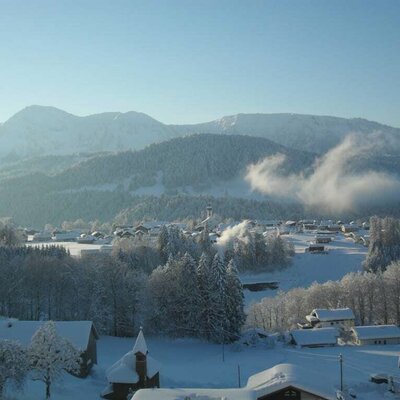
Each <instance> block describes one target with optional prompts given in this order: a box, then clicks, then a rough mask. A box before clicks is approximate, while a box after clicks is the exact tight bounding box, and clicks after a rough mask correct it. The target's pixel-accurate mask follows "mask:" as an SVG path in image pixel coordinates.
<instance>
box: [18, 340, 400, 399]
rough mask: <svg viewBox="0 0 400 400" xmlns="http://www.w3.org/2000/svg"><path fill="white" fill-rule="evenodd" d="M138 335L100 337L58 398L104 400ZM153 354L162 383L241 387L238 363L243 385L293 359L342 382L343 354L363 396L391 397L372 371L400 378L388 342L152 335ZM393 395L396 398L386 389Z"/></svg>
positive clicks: (29, 392) (37, 393) (57, 390)
mask: <svg viewBox="0 0 400 400" xmlns="http://www.w3.org/2000/svg"><path fill="white" fill-rule="evenodd" d="M133 344H134V339H133V338H130V339H123V338H113V337H107V336H106V337H101V339H100V340H99V342H98V355H99V357H98V358H99V360H98V361H99V365H98V366H97V367H95V368H94V370H93V371H92V374H91V375H90V376H89V377H88V378H86V379H79V378H74V377H72V376H66V377H65V378H64V381H63V382H62V383H60V384H57V385H56V386H54V388H53V396H52V398H53V399H54V400H64V399H76V400H81V399H87V400H92V399H93V400H94V399H99V394H100V392H101V391H102V390H103V388H104V387H105V386H106V383H107V382H106V378H105V370H106V369H107V368H108V367H109V366H111V365H112V364H113V363H114V362H115V361H117V360H118V359H119V358H120V357H121V356H122V355H123V354H125V353H126V352H128V351H129V350H131V349H132V347H133ZM147 344H148V348H149V350H150V353H151V355H152V356H153V357H154V358H156V359H157V360H158V361H159V362H160V363H161V365H162V369H161V373H160V376H161V386H162V387H237V386H238V372H237V371H238V365H240V370H241V383H242V386H244V385H245V384H246V382H247V379H248V377H249V376H250V375H252V374H254V373H257V372H260V371H262V370H264V369H267V368H271V367H273V366H274V365H276V364H279V363H293V364H295V365H300V366H302V368H304V373H306V374H312V372H313V371H318V372H319V373H320V374H321V373H322V374H323V375H324V376H325V377H326V385H327V387H329V388H332V391H334V390H335V388H338V387H339V382H340V381H339V376H340V375H339V363H338V356H339V354H340V353H341V354H343V359H344V364H343V368H344V383H345V386H346V387H351V388H353V389H354V390H355V391H356V392H357V398H358V399H359V400H376V399H382V398H384V397H386V394H385V392H386V390H385V389H386V386H387V385H386V384H382V385H377V384H374V383H371V382H369V381H368V378H369V375H370V374H371V373H377V372H379V373H386V374H391V375H393V376H394V377H395V380H397V379H396V377H399V379H400V370H399V369H398V368H397V359H398V356H399V351H400V346H399V345H397V346H396V345H390V346H389V345H387V346H383V345H381V346H337V347H331V348H319V349H298V348H295V347H293V346H287V345H283V344H281V343H278V344H277V345H276V347H275V348H266V347H262V345H259V347H256V348H251V347H250V348H249V347H242V348H240V349H238V348H236V347H235V346H234V345H229V346H225V348H224V350H225V362H223V361H222V350H223V349H222V346H221V345H215V344H209V343H205V342H201V341H198V340H190V339H180V340H172V339H159V338H147ZM43 395H44V386H43V384H41V383H38V382H28V384H27V385H26V387H25V391H24V393H17V392H15V393H13V394H12V398H15V399H18V400H19V399H21V400H22V399H24V400H34V399H35V400H36V399H38V398H42V397H44V396H43ZM387 396H388V398H395V397H394V396H393V395H391V394H389V393H387Z"/></svg>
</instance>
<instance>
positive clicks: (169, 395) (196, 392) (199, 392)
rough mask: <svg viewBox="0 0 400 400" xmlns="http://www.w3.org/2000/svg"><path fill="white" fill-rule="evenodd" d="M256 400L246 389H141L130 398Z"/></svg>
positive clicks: (147, 399) (143, 399) (133, 399)
mask: <svg viewBox="0 0 400 400" xmlns="http://www.w3.org/2000/svg"><path fill="white" fill-rule="evenodd" d="M188 398H189V399H190V400H256V397H255V395H254V392H253V391H252V390H248V389H141V390H138V391H137V392H136V393H135V394H134V395H133V397H132V400H186V399H188Z"/></svg>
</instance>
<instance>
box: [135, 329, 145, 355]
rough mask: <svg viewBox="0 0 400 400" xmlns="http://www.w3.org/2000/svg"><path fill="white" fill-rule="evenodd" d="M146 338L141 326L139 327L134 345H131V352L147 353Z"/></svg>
mask: <svg viewBox="0 0 400 400" xmlns="http://www.w3.org/2000/svg"><path fill="white" fill-rule="evenodd" d="M148 352H149V351H148V350H147V344H146V340H145V338H144V335H143V328H142V327H140V331H139V334H138V335H137V338H136V342H135V345H134V346H133V354H137V353H142V354H143V355H144V356H145V355H146V354H147V353H148Z"/></svg>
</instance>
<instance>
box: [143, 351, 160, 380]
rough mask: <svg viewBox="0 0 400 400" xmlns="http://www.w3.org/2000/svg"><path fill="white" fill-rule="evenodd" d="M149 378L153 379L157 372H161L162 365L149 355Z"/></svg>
mask: <svg viewBox="0 0 400 400" xmlns="http://www.w3.org/2000/svg"><path fill="white" fill-rule="evenodd" d="M146 359H147V376H148V377H149V378H152V377H153V376H154V375H155V374H156V373H157V372H159V371H160V368H161V365H160V363H159V362H158V361H157V360H155V359H154V358H153V357H151V356H149V355H147V358H146Z"/></svg>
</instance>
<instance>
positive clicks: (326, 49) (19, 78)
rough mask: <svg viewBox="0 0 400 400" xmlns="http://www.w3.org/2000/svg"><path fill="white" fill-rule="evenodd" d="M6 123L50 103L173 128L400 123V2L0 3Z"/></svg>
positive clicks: (1, 116) (1, 105)
mask: <svg viewBox="0 0 400 400" xmlns="http://www.w3.org/2000/svg"><path fill="white" fill-rule="evenodd" d="M0 6H1V10H2V12H1V13H0V51H1V55H2V56H1V59H2V61H1V62H0V92H1V93H2V96H0V121H1V122H4V121H6V120H7V119H8V118H10V117H11V116H12V115H13V114H15V113H16V112H18V111H20V110H21V109H22V108H24V107H26V106H29V105H32V104H40V105H49V106H54V107H57V108H60V109H63V110H65V111H67V112H70V113H72V114H75V115H88V114H94V113H100V112H105V111H120V112H126V111H131V110H134V111H138V112H144V113H146V114H148V115H150V116H152V117H153V118H155V119H157V120H159V121H162V122H164V123H171V124H183V123H198V122H205V121H210V120H214V119H217V118H220V117H222V116H224V115H232V114H236V113H284V112H290V113H302V114H319V115H335V116H340V117H347V118H351V117H362V118H366V119H369V120H375V121H378V122H381V123H385V124H388V125H392V126H397V127H400V114H399V113H398V110H399V106H400V90H399V89H400V52H399V51H398V50H399V48H400V2H398V1H395V0H387V1H384V2H382V1H377V0H375V1H372V0H354V1H351V2H348V1H345V0H338V1H335V2H321V1H318V0H309V1H301V2H292V1H287V0H282V1H272V0H271V1H261V0H254V1H252V2H248V1H238V0H230V1H228V0H221V1H218V2H216V1H212V0H203V1H185V2H180V1H178V0H170V1H168V2H166V1H161V0H158V1H156V0H148V1H145V2H144V1H138V0H119V1H117V2H113V3H111V2H108V1H105V0H99V1H94V0H86V1H80V2H69V1H66V0H59V1H56V2H54V1H52V0H37V1H35V2H26V1H23V0H17V1H11V0H0Z"/></svg>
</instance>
